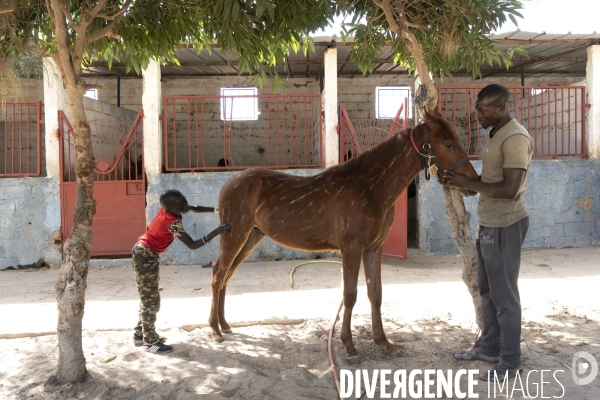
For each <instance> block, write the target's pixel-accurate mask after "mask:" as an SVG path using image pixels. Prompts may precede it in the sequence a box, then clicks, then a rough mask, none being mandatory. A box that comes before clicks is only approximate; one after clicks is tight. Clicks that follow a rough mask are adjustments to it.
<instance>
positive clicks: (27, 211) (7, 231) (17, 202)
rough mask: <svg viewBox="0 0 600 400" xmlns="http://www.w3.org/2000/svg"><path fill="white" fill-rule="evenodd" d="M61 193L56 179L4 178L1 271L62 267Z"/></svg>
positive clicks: (0, 188)
mask: <svg viewBox="0 0 600 400" xmlns="http://www.w3.org/2000/svg"><path fill="white" fill-rule="evenodd" d="M59 229H60V194H59V186H58V182H56V180H55V179H52V178H3V179H0V269H5V268H8V267H15V268H16V267H17V266H19V265H29V264H34V263H37V262H38V261H39V260H40V259H43V260H45V261H46V262H47V263H48V264H51V265H52V266H58V265H60V259H61V254H60V246H61V245H60V231H59Z"/></svg>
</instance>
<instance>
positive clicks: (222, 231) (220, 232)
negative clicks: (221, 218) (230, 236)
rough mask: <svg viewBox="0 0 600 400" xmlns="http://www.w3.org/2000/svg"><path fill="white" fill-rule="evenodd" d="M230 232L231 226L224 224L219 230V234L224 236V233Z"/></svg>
mask: <svg viewBox="0 0 600 400" xmlns="http://www.w3.org/2000/svg"><path fill="white" fill-rule="evenodd" d="M230 230H231V226H229V225H227V224H224V225H221V226H219V227H218V228H217V234H219V235H222V234H224V233H227V232H229V231H230Z"/></svg>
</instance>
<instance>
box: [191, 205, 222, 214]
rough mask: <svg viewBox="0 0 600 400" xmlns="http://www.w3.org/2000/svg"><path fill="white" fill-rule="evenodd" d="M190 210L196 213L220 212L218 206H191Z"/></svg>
mask: <svg viewBox="0 0 600 400" xmlns="http://www.w3.org/2000/svg"><path fill="white" fill-rule="evenodd" d="M190 212H194V213H211V212H215V213H216V212H219V209H218V208H217V207H203V206H190Z"/></svg>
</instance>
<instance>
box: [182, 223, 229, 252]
mask: <svg viewBox="0 0 600 400" xmlns="http://www.w3.org/2000/svg"><path fill="white" fill-rule="evenodd" d="M230 230H231V227H230V226H229V225H221V226H219V227H218V228H217V229H215V230H214V231H212V232H210V233H209V234H207V235H206V236H203V237H201V238H200V239H198V240H194V239H192V238H191V237H190V235H188V234H187V233H186V232H182V233H181V235H179V236H178V238H179V240H181V241H182V242H183V244H185V245H186V246H187V247H188V248H189V249H191V250H196V249H199V248H200V247H202V246H204V245H205V244H208V243H210V241H211V240H213V239H214V238H215V236H217V235H220V234H222V233H227V232H229V231H230Z"/></svg>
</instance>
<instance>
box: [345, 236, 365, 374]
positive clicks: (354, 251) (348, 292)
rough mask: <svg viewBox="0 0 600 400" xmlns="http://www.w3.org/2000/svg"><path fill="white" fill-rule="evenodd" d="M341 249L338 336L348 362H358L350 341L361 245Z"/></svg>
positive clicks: (359, 360) (359, 359) (356, 353)
mask: <svg viewBox="0 0 600 400" xmlns="http://www.w3.org/2000/svg"><path fill="white" fill-rule="evenodd" d="M347 248H348V249H347V250H342V264H343V265H342V270H343V279H344V318H343V320H342V331H341V334H340V338H341V339H342V344H343V345H344V348H345V349H346V357H347V359H348V362H349V363H350V364H353V365H355V364H360V362H361V358H360V356H359V355H358V352H357V351H356V348H355V347H354V343H353V342H352V327H351V326H352V309H353V308H354V304H356V294H357V284H358V271H359V270H360V259H361V251H362V250H361V246H360V244H358V243H355V244H354V245H351V246H347Z"/></svg>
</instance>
